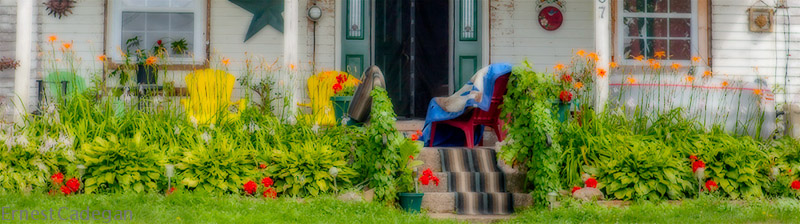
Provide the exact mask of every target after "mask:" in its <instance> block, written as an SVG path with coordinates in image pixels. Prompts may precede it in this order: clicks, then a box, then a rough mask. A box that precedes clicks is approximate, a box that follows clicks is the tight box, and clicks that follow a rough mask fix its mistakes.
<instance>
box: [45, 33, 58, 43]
mask: <svg viewBox="0 0 800 224" xmlns="http://www.w3.org/2000/svg"><path fill="white" fill-rule="evenodd" d="M57 40H58V36H56V35H50V36H49V37H47V42H50V43H54V42H56V41H57Z"/></svg>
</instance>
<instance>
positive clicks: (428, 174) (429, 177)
mask: <svg viewBox="0 0 800 224" xmlns="http://www.w3.org/2000/svg"><path fill="white" fill-rule="evenodd" d="M430 181H433V183H434V184H436V186H439V177H436V176H434V175H433V171H431V169H430V168H428V169H425V171H422V176H420V177H419V182H420V183H422V185H428V184H429V183H430Z"/></svg>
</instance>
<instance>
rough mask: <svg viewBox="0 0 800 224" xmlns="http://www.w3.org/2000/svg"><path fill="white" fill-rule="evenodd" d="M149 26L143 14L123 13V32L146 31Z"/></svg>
mask: <svg viewBox="0 0 800 224" xmlns="http://www.w3.org/2000/svg"><path fill="white" fill-rule="evenodd" d="M146 24H147V19H146V17H145V13H143V12H123V13H122V31H123V32H124V31H144V30H145V27H146Z"/></svg>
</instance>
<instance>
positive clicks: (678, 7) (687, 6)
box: [669, 0, 692, 13]
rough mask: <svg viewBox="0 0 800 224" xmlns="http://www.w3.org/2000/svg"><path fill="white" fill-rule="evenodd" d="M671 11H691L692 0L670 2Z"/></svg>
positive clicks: (673, 0)
mask: <svg viewBox="0 0 800 224" xmlns="http://www.w3.org/2000/svg"><path fill="white" fill-rule="evenodd" d="M669 8H670V10H669V11H670V12H676V13H691V12H692V0H672V1H670V3H669Z"/></svg>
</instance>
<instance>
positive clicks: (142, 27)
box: [109, 0, 205, 64]
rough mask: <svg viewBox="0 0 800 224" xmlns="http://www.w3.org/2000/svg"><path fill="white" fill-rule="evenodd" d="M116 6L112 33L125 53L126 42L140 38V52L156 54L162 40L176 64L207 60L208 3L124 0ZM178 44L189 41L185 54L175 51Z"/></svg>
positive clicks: (115, 42)
mask: <svg viewBox="0 0 800 224" xmlns="http://www.w3.org/2000/svg"><path fill="white" fill-rule="evenodd" d="M112 4H113V5H112V11H111V13H112V14H111V16H112V21H113V23H111V26H110V29H109V30H110V36H111V41H112V43H114V45H112V46H114V47H116V46H119V47H120V49H121V50H122V51H125V49H126V47H127V43H126V42H127V41H128V40H129V39H131V38H134V37H138V40H139V46H138V49H142V50H146V51H148V52H150V53H152V49H153V47H154V46H155V45H156V43H157V42H158V41H159V40H161V41H162V43H163V44H164V46H165V47H166V49H167V50H168V51H169V55H170V60H171V61H173V62H176V63H182V64H186V63H191V62H193V61H194V62H203V61H204V60H205V53H203V52H205V48H204V47H205V44H204V42H205V41H204V40H205V36H204V34H205V27H204V26H203V25H204V24H205V22H204V21H205V13H204V9H205V0H146V1H142V0H123V1H112ZM177 41H185V43H186V49H185V50H184V51H183V52H181V51H180V50H176V49H173V48H172V46H171V45H172V44H171V43H173V42H177ZM136 49H137V47H132V48H131V49H130V50H131V51H134V50H136ZM115 52H116V51H115ZM120 56H121V55H120Z"/></svg>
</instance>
